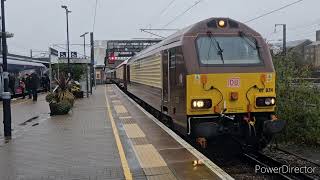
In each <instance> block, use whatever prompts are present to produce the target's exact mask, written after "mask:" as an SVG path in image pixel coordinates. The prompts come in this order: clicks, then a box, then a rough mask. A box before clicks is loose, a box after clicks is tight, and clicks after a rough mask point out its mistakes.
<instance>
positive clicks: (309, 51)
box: [305, 41, 320, 69]
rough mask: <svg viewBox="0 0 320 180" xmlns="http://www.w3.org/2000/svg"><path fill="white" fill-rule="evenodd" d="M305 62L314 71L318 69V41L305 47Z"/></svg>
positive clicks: (319, 59) (319, 46) (319, 53)
mask: <svg viewBox="0 0 320 180" xmlns="http://www.w3.org/2000/svg"><path fill="white" fill-rule="evenodd" d="M305 60H306V61H308V62H311V63H312V65H313V66H314V67H315V68H316V69H319V68H320V41H316V42H313V43H312V44H310V45H308V46H307V47H306V53H305Z"/></svg>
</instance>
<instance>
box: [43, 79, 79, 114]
mask: <svg viewBox="0 0 320 180" xmlns="http://www.w3.org/2000/svg"><path fill="white" fill-rule="evenodd" d="M56 81H57V83H58V87H57V88H55V90H54V92H53V93H49V94H48V95H47V96H46V101H47V102H49V107H50V115H63V114H68V112H69V111H70V109H71V108H72V107H73V105H74V99H75V97H74V95H73V94H72V93H71V92H70V91H69V88H68V83H69V80H66V79H65V77H64V76H61V78H60V79H59V80H56Z"/></svg>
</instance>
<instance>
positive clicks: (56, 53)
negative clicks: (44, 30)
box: [49, 48, 59, 56]
mask: <svg viewBox="0 0 320 180" xmlns="http://www.w3.org/2000/svg"><path fill="white" fill-rule="evenodd" d="M49 49H50V55H53V56H58V55H59V52H58V50H56V49H53V48H49Z"/></svg>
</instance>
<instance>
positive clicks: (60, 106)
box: [49, 101, 72, 115]
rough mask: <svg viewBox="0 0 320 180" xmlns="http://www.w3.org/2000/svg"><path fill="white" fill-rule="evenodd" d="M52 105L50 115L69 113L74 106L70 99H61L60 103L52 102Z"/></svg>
mask: <svg viewBox="0 0 320 180" xmlns="http://www.w3.org/2000/svg"><path fill="white" fill-rule="evenodd" d="M49 106H50V115H64V114H68V113H69V111H70V110H71V108H72V106H71V104H70V102H68V101H61V102H59V103H57V102H52V103H50V104H49Z"/></svg>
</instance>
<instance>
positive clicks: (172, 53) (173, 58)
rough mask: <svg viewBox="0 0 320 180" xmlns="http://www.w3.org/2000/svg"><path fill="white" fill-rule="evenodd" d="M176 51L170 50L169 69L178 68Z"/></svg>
mask: <svg viewBox="0 0 320 180" xmlns="http://www.w3.org/2000/svg"><path fill="white" fill-rule="evenodd" d="M176 58H177V57H176V49H171V50H170V59H169V68H175V67H176Z"/></svg>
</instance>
